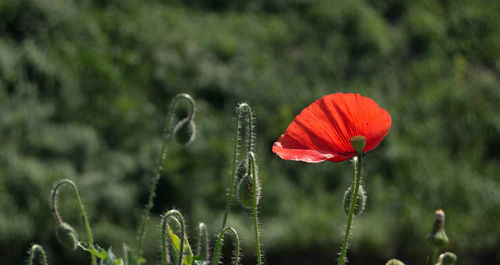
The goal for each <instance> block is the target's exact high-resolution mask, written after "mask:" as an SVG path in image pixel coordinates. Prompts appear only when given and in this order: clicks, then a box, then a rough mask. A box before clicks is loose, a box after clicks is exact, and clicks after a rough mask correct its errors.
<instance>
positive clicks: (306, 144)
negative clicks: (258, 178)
mask: <svg viewBox="0 0 500 265" xmlns="http://www.w3.org/2000/svg"><path fill="white" fill-rule="evenodd" d="M390 127H391V116H390V115H389V113H388V112H387V111H386V110H384V109H382V108H381V107H379V105H378V104H377V103H376V102H375V101H373V100H372V99H370V98H367V97H363V96H361V95H360V94H343V93H337V94H331V95H326V96H324V97H322V98H321V99H318V100H316V101H315V102H314V103H312V104H311V105H309V106H308V107H307V108H305V109H304V110H302V112H301V113H300V114H299V115H297V116H296V117H295V119H294V120H293V121H292V123H291V124H290V125H289V126H288V128H287V129H286V131H285V134H282V135H281V136H280V138H279V140H278V141H277V142H275V143H274V145H273V152H274V153H275V154H277V155H278V156H280V157H281V158H282V159H286V160H297V161H304V162H308V163H317V162H321V161H325V160H329V161H333V162H340V161H344V160H347V159H349V158H351V157H353V156H355V155H356V151H355V150H354V148H353V147H352V145H351V142H350V140H351V138H352V137H354V136H364V137H365V138H366V145H365V147H364V149H363V151H364V152H366V151H370V150H372V149H374V148H375V147H377V146H378V145H379V143H380V142H381V141H382V140H383V139H384V137H385V136H386V135H387V133H388V132H389V129H390Z"/></svg>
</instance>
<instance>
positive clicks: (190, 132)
mask: <svg viewBox="0 0 500 265" xmlns="http://www.w3.org/2000/svg"><path fill="white" fill-rule="evenodd" d="M195 135H196V126H195V123H194V121H193V120H192V119H188V118H185V119H182V120H180V121H179V122H178V123H177V125H175V128H174V137H175V141H176V142H177V143H178V144H180V145H187V144H189V143H191V142H192V141H193V140H194V138H195Z"/></svg>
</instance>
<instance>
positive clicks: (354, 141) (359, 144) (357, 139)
mask: <svg viewBox="0 0 500 265" xmlns="http://www.w3.org/2000/svg"><path fill="white" fill-rule="evenodd" d="M365 144H366V138H365V137H364V136H362V135H357V136H354V137H352V138H351V145H352V148H354V150H356V152H357V153H358V154H361V153H363V149H365Z"/></svg>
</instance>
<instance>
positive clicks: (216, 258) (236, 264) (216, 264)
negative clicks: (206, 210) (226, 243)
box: [211, 226, 240, 265]
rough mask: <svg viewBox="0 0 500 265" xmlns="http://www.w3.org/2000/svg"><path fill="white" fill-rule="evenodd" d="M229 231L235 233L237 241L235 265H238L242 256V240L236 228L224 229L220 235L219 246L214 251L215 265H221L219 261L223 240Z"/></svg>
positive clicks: (218, 238)
mask: <svg viewBox="0 0 500 265" xmlns="http://www.w3.org/2000/svg"><path fill="white" fill-rule="evenodd" d="M227 231H230V232H231V233H233V235H234V238H235V241H236V249H235V252H234V264H235V265H238V260H239V256H240V238H239V237H238V233H237V232H236V230H234V228H232V227H230V226H226V227H224V229H222V231H221V232H220V233H219V236H218V237H217V244H216V245H215V249H214V257H213V259H212V263H211V264H214V265H218V264H219V260H220V257H221V252H222V238H223V237H224V234H225V233H226V232H227Z"/></svg>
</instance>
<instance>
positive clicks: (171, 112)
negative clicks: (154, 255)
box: [136, 94, 196, 259]
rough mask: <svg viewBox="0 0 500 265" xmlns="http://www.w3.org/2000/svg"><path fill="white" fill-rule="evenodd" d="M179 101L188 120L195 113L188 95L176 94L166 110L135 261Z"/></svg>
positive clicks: (151, 206) (138, 254)
mask: <svg viewBox="0 0 500 265" xmlns="http://www.w3.org/2000/svg"><path fill="white" fill-rule="evenodd" d="M180 99H185V100H187V101H188V102H189V106H190V109H189V113H188V119H193V118H194V115H195V111H196V107H195V106H196V105H195V103H194V100H193V98H191V96H190V95H188V94H178V95H176V96H175V97H174V99H172V103H171V104H170V107H169V109H168V113H167V120H166V123H165V128H164V132H163V142H162V145H161V151H160V158H159V159H158V162H157V165H156V169H155V171H154V173H153V178H152V182H151V190H150V192H149V197H148V202H147V204H146V207H145V209H144V213H143V214H142V217H141V223H140V225H139V234H138V237H137V253H136V254H137V259H139V256H140V255H141V252H142V244H143V243H144V237H145V233H146V231H145V229H146V222H147V220H148V219H149V214H150V212H151V208H153V201H154V197H155V195H156V187H157V186H158V181H159V180H160V172H161V170H162V164H163V161H164V160H165V157H166V152H167V142H168V139H169V136H170V131H171V127H172V121H173V118H174V110H175V107H176V106H177V102H178V101H179V100H180Z"/></svg>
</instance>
